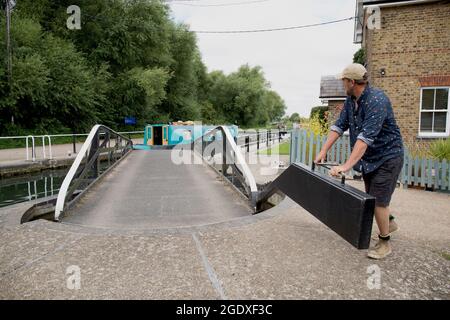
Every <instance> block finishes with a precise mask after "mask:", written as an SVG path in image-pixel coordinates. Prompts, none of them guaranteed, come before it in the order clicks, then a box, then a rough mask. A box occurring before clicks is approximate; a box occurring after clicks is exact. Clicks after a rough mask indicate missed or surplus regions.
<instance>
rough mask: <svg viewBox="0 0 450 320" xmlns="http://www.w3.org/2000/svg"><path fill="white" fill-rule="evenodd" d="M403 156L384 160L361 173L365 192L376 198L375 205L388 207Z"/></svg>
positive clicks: (401, 165)
mask: <svg viewBox="0 0 450 320" xmlns="http://www.w3.org/2000/svg"><path fill="white" fill-rule="evenodd" d="M402 167H403V156H401V157H396V158H392V159H388V160H386V161H385V162H384V163H383V164H382V165H381V166H380V167H379V168H378V169H376V170H375V171H373V172H370V173H368V174H363V179H364V184H365V186H366V193H368V194H370V195H371V196H374V197H375V198H376V200H375V205H376V206H377V207H388V206H389V203H390V202H391V197H392V194H393V193H394V190H395V187H396V185H397V180H398V177H399V175H400V172H401V171H402Z"/></svg>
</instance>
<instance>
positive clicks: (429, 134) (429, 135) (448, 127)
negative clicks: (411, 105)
mask: <svg viewBox="0 0 450 320" xmlns="http://www.w3.org/2000/svg"><path fill="white" fill-rule="evenodd" d="M432 89H434V90H436V89H447V90H448V97H447V109H446V110H444V109H443V110H442V111H436V109H434V108H435V107H436V93H435V94H434V103H433V110H427V109H425V110H424V109H422V106H423V100H422V99H423V90H432ZM422 112H430V113H436V112H442V113H443V112H445V113H446V114H447V121H446V128H445V132H426V131H421V126H422ZM432 125H433V127H434V117H433V123H432ZM449 136H450V87H448V86H438V87H421V88H420V101H419V138H446V137H449Z"/></svg>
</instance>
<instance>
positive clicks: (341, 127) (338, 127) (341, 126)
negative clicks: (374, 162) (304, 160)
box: [314, 105, 349, 163]
mask: <svg viewBox="0 0 450 320" xmlns="http://www.w3.org/2000/svg"><path fill="white" fill-rule="evenodd" d="M348 127H349V124H348V112H347V108H346V105H344V107H343V109H342V110H341V113H340V114H339V118H338V119H337V121H336V122H335V123H334V125H332V126H331V128H330V130H331V131H330V133H329V135H328V138H327V141H326V142H325V144H324V145H323V147H322V150H320V152H319V154H318V155H317V156H316V159H315V160H314V162H315V163H319V162H323V161H325V158H326V157H327V152H328V150H330V148H331V147H332V146H333V144H334V143H335V142H336V140H337V139H339V137H340V136H341V135H342V134H343V133H344V131H346V130H347V129H348Z"/></svg>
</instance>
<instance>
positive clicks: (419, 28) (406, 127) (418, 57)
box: [363, 2, 450, 142]
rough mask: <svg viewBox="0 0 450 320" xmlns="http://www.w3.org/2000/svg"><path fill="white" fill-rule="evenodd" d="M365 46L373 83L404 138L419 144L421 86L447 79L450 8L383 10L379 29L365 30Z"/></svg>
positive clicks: (436, 5)
mask: <svg viewBox="0 0 450 320" xmlns="http://www.w3.org/2000/svg"><path fill="white" fill-rule="evenodd" d="M363 46H364V48H365V50H366V54H367V62H368V71H369V77H370V82H371V84H372V85H373V86H375V87H378V88H381V89H383V90H384V91H385V92H386V93H387V95H388V96H389V98H390V99H391V102H392V105H393V107H394V112H395V115H396V118H397V122H398V124H399V126H400V129H401V132H402V135H403V137H404V139H405V140H409V141H415V142H418V141H417V140H418V139H417V135H418V132H419V115H420V112H419V110H420V109H419V108H420V88H421V84H422V85H433V83H440V84H441V85H442V84H443V83H447V82H448V80H449V79H450V4H449V3H448V2H447V3H434V4H421V5H409V6H400V7H392V8H381V29H379V30H368V29H366V30H365V32H364V41H363ZM382 68H384V69H385V71H386V74H385V76H382V75H381V74H380V69H382ZM439 81H440V82H439Z"/></svg>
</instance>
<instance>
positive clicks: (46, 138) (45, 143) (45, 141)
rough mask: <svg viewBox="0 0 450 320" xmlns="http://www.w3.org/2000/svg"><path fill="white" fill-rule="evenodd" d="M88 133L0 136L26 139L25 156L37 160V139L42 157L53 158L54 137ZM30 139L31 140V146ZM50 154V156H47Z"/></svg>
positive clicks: (3, 138) (132, 132)
mask: <svg viewBox="0 0 450 320" xmlns="http://www.w3.org/2000/svg"><path fill="white" fill-rule="evenodd" d="M117 133H118V134H120V135H127V134H128V135H130V134H137V133H142V134H143V133H144V131H124V132H117ZM88 135H89V134H88V133H74V134H45V135H28V136H7V137H0V140H22V139H24V140H25V156H26V160H27V161H29V160H31V161H33V162H34V161H36V160H37V154H36V148H37V147H38V145H36V139H41V141H42V159H43V160H45V159H53V152H52V146H54V145H55V143H53V141H52V138H62V137H73V138H75V137H87V136H88ZM29 141H31V146H30V143H29ZM47 147H48V151H49V152H48V154H47V149H46V148H47ZM30 151H31V157H30ZM74 153H76V150H74ZM47 155H48V157H47Z"/></svg>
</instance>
